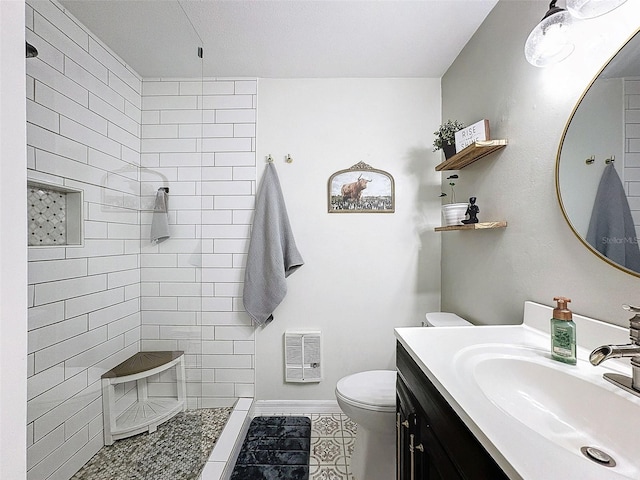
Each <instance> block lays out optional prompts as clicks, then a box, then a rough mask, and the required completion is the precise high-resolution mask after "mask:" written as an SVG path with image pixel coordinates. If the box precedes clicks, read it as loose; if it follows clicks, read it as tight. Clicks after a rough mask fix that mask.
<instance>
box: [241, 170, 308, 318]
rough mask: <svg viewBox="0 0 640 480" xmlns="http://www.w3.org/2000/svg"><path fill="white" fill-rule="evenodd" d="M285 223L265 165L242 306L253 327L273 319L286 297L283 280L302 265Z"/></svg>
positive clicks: (271, 172)
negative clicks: (277, 308) (253, 323)
mask: <svg viewBox="0 0 640 480" xmlns="http://www.w3.org/2000/svg"><path fill="white" fill-rule="evenodd" d="M303 263H304V261H303V260H302V256H301V255H300V252H298V249H297V247H296V242H295V240H294V238H293V231H292V230H291V225H290V224H289V217H288V215H287V208H286V206H285V203H284V197H283V196H282V190H281V189H280V181H279V180H278V174H277V172H276V167H275V166H273V164H271V163H269V164H267V167H266V169H265V171H264V174H263V176H262V182H261V184H260V190H259V191H258V195H257V196H256V211H255V216H254V220H253V229H252V231H251V241H250V243H249V252H248V255H247V268H246V270H245V278H244V292H243V303H244V307H245V310H246V311H247V313H248V314H249V316H250V317H251V319H252V320H253V321H254V322H255V323H256V324H257V325H264V324H266V323H269V322H270V321H271V320H273V311H274V310H275V309H276V307H277V306H278V305H280V302H282V300H283V299H284V297H285V295H286V294H287V283H286V281H285V279H286V278H287V277H288V276H289V275H291V274H292V273H293V272H294V271H296V270H297V269H298V268H299V267H301V266H302V265H303Z"/></svg>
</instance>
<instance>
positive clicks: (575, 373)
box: [456, 345, 640, 478]
mask: <svg viewBox="0 0 640 480" xmlns="http://www.w3.org/2000/svg"><path fill="white" fill-rule="evenodd" d="M460 353H461V354H460V355H459V356H458V357H457V361H456V368H457V369H458V370H459V372H460V373H461V374H462V375H463V376H465V377H466V378H467V379H468V380H470V381H471V382H470V383H471V384H472V385H475V386H476V387H477V388H478V389H479V390H480V391H481V392H482V394H484V397H486V399H488V400H489V401H490V402H491V404H492V405H493V406H494V407H495V408H497V409H499V410H500V411H501V412H502V413H503V414H506V415H507V416H509V417H511V418H512V419H515V420H516V421H517V422H519V423H521V424H523V425H525V426H526V427H528V428H529V429H530V430H532V431H533V432H535V434H537V435H539V436H542V437H543V438H544V439H545V440H546V441H548V442H552V443H553V444H555V445H556V446H557V447H562V448H563V449H565V450H566V451H568V452H570V453H573V454H575V455H578V456H582V455H586V454H585V453H584V452H583V451H582V450H581V449H583V450H584V447H595V448H596V449H597V450H598V451H601V452H605V453H606V454H608V455H609V456H610V457H611V458H612V459H613V461H614V462H615V464H614V465H613V466H614V468H611V469H608V468H607V467H605V466H604V465H602V461H603V458H602V457H600V462H601V463H600V464H599V466H601V467H602V468H605V469H608V470H610V471H611V470H615V471H616V473H618V474H622V475H625V476H629V477H630V478H640V468H639V467H638V465H637V463H638V462H637V458H638V457H637V442H638V438H639V437H638V432H640V404H639V403H638V401H636V400H634V397H633V396H630V395H629V394H627V393H623V392H622V390H620V392H622V393H620V392H617V391H616V390H615V387H613V388H612V386H611V385H610V384H608V382H605V381H604V380H603V379H602V372H603V370H601V369H595V368H594V367H593V366H591V365H588V364H587V362H585V361H584V360H579V361H578V365H576V366H570V365H565V364H561V363H558V362H555V361H553V360H551V358H550V356H549V355H547V354H546V352H544V351H541V350H536V349H532V348H525V347H521V348H518V347H510V346H504V345H501V346H495V345H494V346H492V345H486V346H475V347H471V348H470V349H467V350H466V351H463V352H460ZM595 455H596V456H598V452H595ZM592 461H594V462H595V463H596V464H598V461H597V460H592Z"/></svg>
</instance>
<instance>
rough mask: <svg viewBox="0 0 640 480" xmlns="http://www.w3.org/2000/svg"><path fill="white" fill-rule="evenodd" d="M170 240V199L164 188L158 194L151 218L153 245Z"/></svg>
mask: <svg viewBox="0 0 640 480" xmlns="http://www.w3.org/2000/svg"><path fill="white" fill-rule="evenodd" d="M168 238H169V198H168V194H167V192H166V191H165V190H164V189H163V188H159V189H158V192H157V193H156V201H155V205H154V206H153V217H152V218H151V243H153V244H157V243H161V242H164V241H165V240H167V239H168Z"/></svg>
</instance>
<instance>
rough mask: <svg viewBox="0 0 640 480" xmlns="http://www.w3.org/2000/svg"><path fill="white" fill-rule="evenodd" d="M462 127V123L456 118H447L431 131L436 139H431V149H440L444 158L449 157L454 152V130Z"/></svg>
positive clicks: (435, 150)
mask: <svg viewBox="0 0 640 480" xmlns="http://www.w3.org/2000/svg"><path fill="white" fill-rule="evenodd" d="M463 128H464V123H461V122H459V121H457V120H447V121H446V123H443V124H442V125H440V127H439V128H438V130H436V131H435V132H433V134H434V135H435V136H436V139H435V140H434V141H433V151H434V152H437V151H438V150H442V151H443V152H444V156H445V158H450V157H452V156H453V155H455V153H456V132H457V131H459V130H462V129H463Z"/></svg>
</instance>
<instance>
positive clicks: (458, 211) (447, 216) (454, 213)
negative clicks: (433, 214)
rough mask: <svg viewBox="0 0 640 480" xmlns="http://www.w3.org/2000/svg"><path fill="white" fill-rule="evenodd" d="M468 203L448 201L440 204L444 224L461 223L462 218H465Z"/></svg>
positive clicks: (446, 225)
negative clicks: (445, 203)
mask: <svg viewBox="0 0 640 480" xmlns="http://www.w3.org/2000/svg"><path fill="white" fill-rule="evenodd" d="M468 206H469V205H468V204H466V203H449V204H447V205H443V206H442V218H443V219H444V226H445V227H448V226H450V225H462V220H464V219H465V218H466V211H467V207H468Z"/></svg>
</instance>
